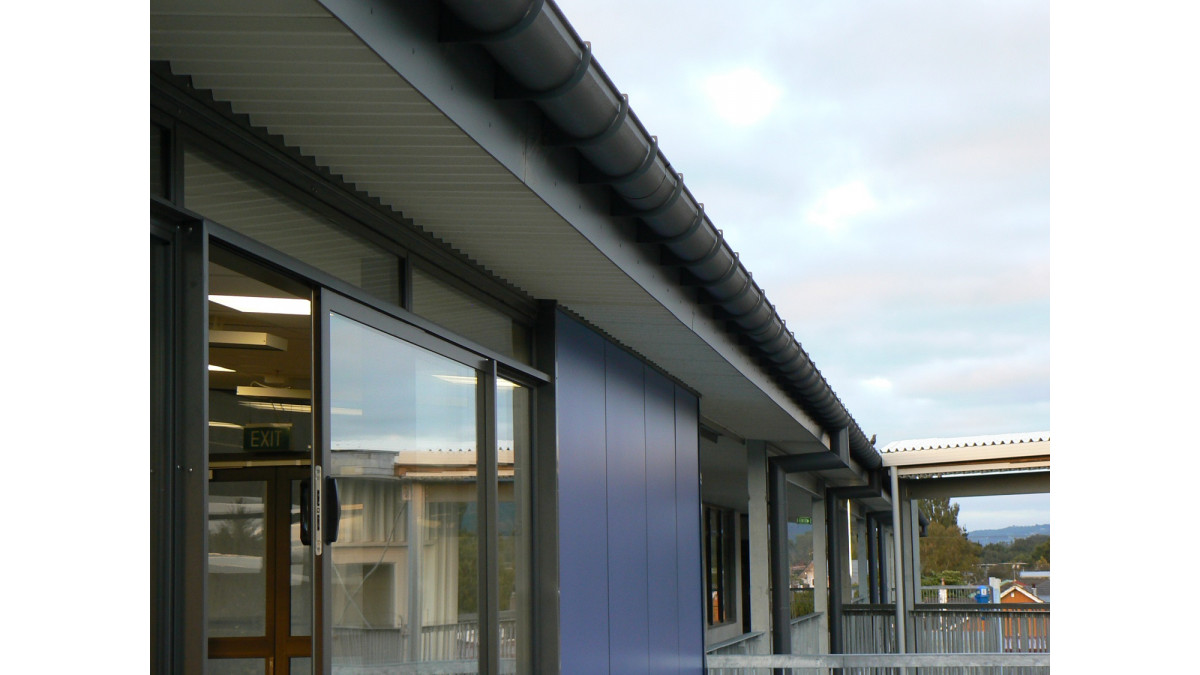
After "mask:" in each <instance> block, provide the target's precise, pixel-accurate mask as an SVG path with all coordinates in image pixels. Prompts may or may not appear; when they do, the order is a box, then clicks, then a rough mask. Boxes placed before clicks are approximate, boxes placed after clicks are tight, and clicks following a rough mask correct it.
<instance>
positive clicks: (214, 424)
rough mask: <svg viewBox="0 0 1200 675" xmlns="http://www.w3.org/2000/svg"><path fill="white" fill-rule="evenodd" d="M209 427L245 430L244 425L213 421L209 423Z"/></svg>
mask: <svg viewBox="0 0 1200 675" xmlns="http://www.w3.org/2000/svg"><path fill="white" fill-rule="evenodd" d="M208 426H210V427H219V428H221V429H241V428H243V427H242V425H240V424H234V423H233V422H214V421H212V420H209V421H208Z"/></svg>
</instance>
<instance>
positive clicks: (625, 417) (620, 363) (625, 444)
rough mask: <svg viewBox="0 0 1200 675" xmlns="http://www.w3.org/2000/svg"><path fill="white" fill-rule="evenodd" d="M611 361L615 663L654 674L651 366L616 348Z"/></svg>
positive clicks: (617, 669) (619, 669)
mask: <svg viewBox="0 0 1200 675" xmlns="http://www.w3.org/2000/svg"><path fill="white" fill-rule="evenodd" d="M605 357H606V366H607V368H606V372H607V375H608V378H607V380H606V381H605V384H606V388H607V389H606V392H605V401H606V408H605V418H606V424H607V430H608V532H609V538H608V611H609V623H608V625H609V629H608V634H609V644H610V645H611V648H610V649H611V651H610V653H609V663H610V668H611V671H612V672H613V673H622V674H623V675H624V674H626V673H628V674H631V675H636V674H639V673H648V672H649V657H648V653H649V643H648V636H647V633H648V631H649V627H648V623H647V621H648V607H647V597H646V588H647V578H646V574H647V558H646V431H645V429H646V419H645V414H646V412H645V383H644V372H643V371H644V370H645V365H643V364H642V362H641V361H639V360H638V359H637V358H635V357H634V356H633V355H631V354H629V353H628V352H626V351H624V350H622V349H620V348H619V347H617V346H615V345H613V344H611V343H609V344H607V345H606V349H605Z"/></svg>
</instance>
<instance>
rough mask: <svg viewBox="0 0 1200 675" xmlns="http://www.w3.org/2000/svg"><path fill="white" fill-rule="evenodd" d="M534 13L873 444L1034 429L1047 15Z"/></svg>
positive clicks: (1013, 2)
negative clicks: (653, 148) (645, 134)
mask: <svg viewBox="0 0 1200 675" xmlns="http://www.w3.org/2000/svg"><path fill="white" fill-rule="evenodd" d="M558 5H559V6H560V7H561V8H562V10H563V12H564V14H565V15H566V16H567V18H568V20H569V21H570V22H571V24H572V25H573V26H574V27H575V29H576V30H577V31H578V32H579V34H580V36H581V37H582V38H583V39H584V40H588V41H590V42H591V43H592V48H593V53H594V55H595V58H596V60H597V61H598V62H599V63H600V65H601V66H602V67H603V68H604V69H605V71H607V73H608V74H609V76H610V77H611V78H612V80H613V82H614V83H616V85H617V87H618V88H620V89H621V90H622V91H623V92H624V93H627V94H628V95H629V99H630V104H631V106H632V108H633V110H634V112H635V113H636V114H637V115H638V117H639V118H641V120H642V122H643V124H645V126H646V128H647V129H649V131H650V133H652V134H655V135H657V136H658V138H659V147H660V149H661V150H662V152H663V154H664V155H665V156H666V157H667V159H668V160H670V161H671V163H672V164H673V165H674V167H675V169H676V170H677V171H681V172H683V174H684V180H685V181H686V183H687V185H688V188H689V189H690V190H691V191H692V193H693V194H694V195H696V198H697V200H699V201H702V202H704V205H705V212H706V213H707V214H708V215H709V217H710V218H711V219H712V221H713V223H714V224H715V225H716V226H717V227H718V228H720V229H722V230H724V233H725V239H726V240H727V241H728V242H729V243H730V245H731V246H732V247H733V248H734V250H736V251H738V252H739V253H740V254H741V260H742V261H743V263H745V265H746V267H747V268H748V269H750V270H751V271H752V272H753V273H754V278H755V281H757V282H758V283H759V285H760V286H762V287H763V288H764V289H765V290H766V292H767V297H768V298H769V299H770V300H771V301H772V302H773V303H774V304H775V306H776V307H777V309H778V310H779V313H780V314H781V315H782V316H783V317H784V318H785V319H787V321H788V327H789V328H792V329H793V330H795V333H796V337H797V339H799V340H800V342H801V344H802V345H803V346H804V348H805V350H806V351H807V352H808V353H809V355H810V356H811V357H812V358H813V360H814V362H815V363H816V364H817V367H818V368H819V369H820V370H821V372H822V373H823V374H824V375H825V377H826V379H827V380H828V381H829V383H830V384H831V385H832V387H833V388H834V391H836V392H837V393H838V395H839V397H840V398H841V399H842V401H843V402H844V403H845V404H846V407H847V408H848V409H849V410H850V413H851V415H853V416H854V418H855V420H856V421H857V422H858V423H859V425H860V426H861V427H862V429H863V431H864V432H865V433H866V434H867V436H868V437H869V436H871V435H872V434H875V435H877V437H878V440H877V443H876V446H877V447H880V448H882V447H883V446H884V445H886V444H887V443H889V442H892V441H896V440H902V439H910V438H926V437H948V436H963V435H976V434H993V433H1011V432H1022V431H1040V430H1049V429H1050V346H1049V345H1050V224H1049V215H1050V187H1049V182H1050V174H1049V171H1050V166H1049V165H1050V161H1049V160H1050V73H1049V40H1050V36H1049V34H1050V26H1049V3H1048V2H1046V1H1045V0H1042V1H1038V2H1028V1H1025V0H1008V1H1005V2H972V3H964V2H952V1H949V0H945V1H940V2H929V1H924V0H910V1H908V2H903V3H896V2H849V1H832V0H830V1H819V0H818V1H806V2H800V1H797V0H791V1H777V2H759V3H752V4H743V5H738V6H736V7H733V6H730V5H729V4H728V3H717V2H708V1H704V0H690V1H689V2H682V1H676V0H655V1H654V2H635V1H632V0H558ZM1009 501H1010V502H1011V501H1012V500H1009ZM1032 503H1036V504H1037V505H1036V506H1030V504H1032ZM972 504H977V505H982V506H988V505H989V504H990V502H987V501H986V500H972ZM973 508H974V507H973ZM984 510H986V509H984ZM1003 510H1005V511H1007V512H1008V513H1007V514H1006V515H1003V516H997V517H1001V518H1007V517H1008V516H1009V515H1012V516H1013V517H1016V516H1017V515H1018V514H1020V515H1021V518H1020V520H1021V523H1020V524H1030V523H1033V522H1049V513H1048V511H1049V498H1048V496H1044V495H1043V496H1039V497H1030V498H1023V501H1022V505H1020V507H1019V508H1013V507H1012V504H1011V503H1010V504H1009V505H1008V508H1005V509H1003ZM1038 514H1044V517H1041V516H1039V515H1038ZM1039 517H1041V519H1039ZM963 521H964V524H965V525H967V527H968V528H969V529H984V528H990V527H1001V526H1004V525H1008V524H1015V523H1008V522H999V521H990V520H986V519H984V518H983V516H982V515H980V516H975V515H974V514H973V513H972V512H971V509H968V508H967V504H964V508H963ZM1025 521H1028V523H1026V522H1025Z"/></svg>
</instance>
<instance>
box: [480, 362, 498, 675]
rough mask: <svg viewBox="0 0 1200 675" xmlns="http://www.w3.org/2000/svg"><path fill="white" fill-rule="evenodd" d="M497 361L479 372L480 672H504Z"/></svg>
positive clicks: (488, 674) (488, 673) (490, 674)
mask: <svg viewBox="0 0 1200 675" xmlns="http://www.w3.org/2000/svg"><path fill="white" fill-rule="evenodd" d="M496 380H497V373H496V362H495V361H488V364H487V368H486V369H485V370H483V371H481V372H480V373H479V384H478V387H479V398H478V402H477V405H478V408H479V419H478V420H477V421H476V428H477V429H478V434H479V444H478V452H476V454H475V457H476V463H477V465H478V468H477V470H476V480H477V483H476V494H477V495H478V499H479V504H478V507H477V508H476V509H475V512H476V513H477V514H480V516H482V517H477V518H476V528H477V530H476V537H477V539H476V541H477V542H478V550H479V552H480V553H481V554H482V555H480V556H479V567H478V570H477V572H478V583H479V586H478V589H479V632H478V639H479V660H480V664H479V665H480V670H479V672H480V673H482V674H484V675H497V674H498V673H499V672H500V647H499V637H500V629H499V626H500V590H499V588H498V587H497V585H496V584H495V583H493V580H495V579H499V559H500V553H499V551H500V547H499V513H498V512H499V510H500V507H499V503H500V499H499V486H498V478H497V474H498V472H499V467H498V458H497V448H498V443H497V442H496V414H497V411H496V386H497V385H496Z"/></svg>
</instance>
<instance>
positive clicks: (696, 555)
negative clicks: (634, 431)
mask: <svg viewBox="0 0 1200 675" xmlns="http://www.w3.org/2000/svg"><path fill="white" fill-rule="evenodd" d="M675 491H676V492H675V497H676V504H677V505H678V514H679V529H678V531H677V532H678V537H679V539H678V541H679V549H678V551H679V575H678V580H677V581H678V584H679V585H678V588H679V622H678V627H679V654H680V672H681V673H689V674H694V675H700V674H701V673H703V672H704V602H703V600H704V590H703V588H704V587H703V586H702V575H701V567H702V564H701V560H700V419H699V401H697V399H696V397H695V396H692V395H691V394H689V393H687V392H686V391H684V390H683V389H681V388H679V387H675Z"/></svg>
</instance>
